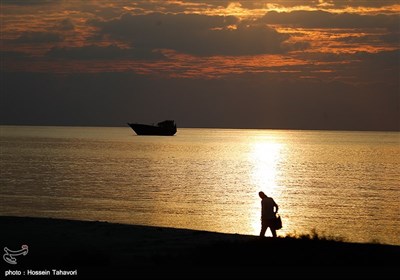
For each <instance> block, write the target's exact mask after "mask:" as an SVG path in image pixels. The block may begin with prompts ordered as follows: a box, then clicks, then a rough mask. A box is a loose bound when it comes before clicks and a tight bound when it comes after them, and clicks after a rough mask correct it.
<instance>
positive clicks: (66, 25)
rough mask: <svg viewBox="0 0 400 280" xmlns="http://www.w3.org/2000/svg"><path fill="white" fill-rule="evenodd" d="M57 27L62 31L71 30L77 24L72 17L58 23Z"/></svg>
mask: <svg viewBox="0 0 400 280" xmlns="http://www.w3.org/2000/svg"><path fill="white" fill-rule="evenodd" d="M55 29H57V30H60V31H71V30H74V29H75V25H74V23H73V21H72V20H71V19H69V18H66V19H63V20H62V21H60V22H59V23H58V24H56V26H55Z"/></svg>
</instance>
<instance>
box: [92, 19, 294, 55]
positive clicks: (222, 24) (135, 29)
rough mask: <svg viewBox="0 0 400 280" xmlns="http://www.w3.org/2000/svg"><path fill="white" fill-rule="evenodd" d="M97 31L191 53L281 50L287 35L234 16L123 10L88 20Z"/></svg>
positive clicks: (137, 43)
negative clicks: (105, 18)
mask: <svg viewBox="0 0 400 280" xmlns="http://www.w3.org/2000/svg"><path fill="white" fill-rule="evenodd" d="M91 24H93V25H94V26H96V27H98V28H99V34H100V35H103V36H109V37H111V38H113V39H116V40H120V41H123V42H127V43H129V44H130V45H131V46H133V47H138V48H141V49H149V50H152V49H172V50H175V51H178V52H183V53H188V54H193V55H200V56H203V55H252V54H266V53H284V52H286V51H287V50H288V47H287V45H285V44H283V43H284V42H285V41H286V40H287V39H288V38H289V36H288V35H286V34H281V33H278V32H277V31H276V30H274V29H272V28H270V27H268V26H266V25H260V24H258V25H255V24H249V23H240V22H239V20H238V19H237V18H236V17H232V16H228V17H223V16H205V15H194V14H177V15H172V14H159V13H156V14H149V15H130V14H125V15H123V16H122V17H121V18H119V19H115V20H110V21H91Z"/></svg>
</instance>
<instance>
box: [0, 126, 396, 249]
mask: <svg viewBox="0 0 400 280" xmlns="http://www.w3.org/2000/svg"><path fill="white" fill-rule="evenodd" d="M0 129H1V130H0V132H1V138H0V140H1V141H0V143H1V161H0V171H1V177H0V198H1V203H0V214H1V215H17V216H25V215H29V216H38V217H57V218H72V219H83V220H101V221H109V222H121V223H132V224H143V225H157V226H168V227H179V228H190V229H199V230H210V231H218V232H226V233H240V234H252V235H257V234H258V233H259V230H260V220H259V218H260V199H259V197H258V191H260V190H263V191H264V192H265V193H267V194H268V195H270V196H272V197H274V198H275V201H276V202H277V203H278V204H279V206H280V213H281V216H282V219H283V223H284V227H283V228H282V230H280V231H279V232H278V234H279V235H281V236H284V235H286V234H288V233H298V234H301V233H310V232H311V231H312V230H316V231H317V233H319V234H321V235H326V236H336V237H342V238H344V239H345V240H347V241H353V242H371V241H372V242H381V243H387V244H396V245H400V133H398V132H388V133H386V132H334V131H325V132H322V131H291V130H240V129H236V130H230V129H189V128H186V129H185V128H181V129H178V133H177V134H176V135H175V136H173V137H162V136H160V137H159V136H137V135H136V134H135V133H134V132H133V131H132V130H131V129H130V128H129V127H122V128H104V127H101V128H95V127H85V128H83V127H24V126H0ZM268 235H270V232H269V231H267V236H268Z"/></svg>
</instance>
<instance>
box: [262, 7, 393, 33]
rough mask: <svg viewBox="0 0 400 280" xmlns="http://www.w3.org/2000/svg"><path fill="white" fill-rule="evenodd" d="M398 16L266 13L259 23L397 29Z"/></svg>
mask: <svg viewBox="0 0 400 280" xmlns="http://www.w3.org/2000/svg"><path fill="white" fill-rule="evenodd" d="M399 20H400V16H399V15H383V14H380V15H360V14H350V13H341V14H335V13H329V12H324V11H294V12H290V13H286V12H284V13H278V12H274V11H273V12H268V13H267V14H266V15H265V16H264V17H263V18H261V19H260V21H261V22H265V23H268V24H284V25H290V26H294V27H306V28H386V29H388V30H398V29H399Z"/></svg>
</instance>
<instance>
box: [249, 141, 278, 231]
mask: <svg viewBox="0 0 400 280" xmlns="http://www.w3.org/2000/svg"><path fill="white" fill-rule="evenodd" d="M283 146H284V145H283V144H282V143H279V142H276V141H274V140H271V139H266V140H265V139H261V140H260V139H257V140H256V141H254V142H252V143H251V150H250V154H249V161H250V163H251V165H252V171H251V181H252V184H253V186H254V187H255V189H256V193H258V192H259V191H263V192H265V193H266V194H267V195H268V196H271V197H273V198H274V199H275V200H277V197H279V194H280V191H281V190H280V189H279V187H278V186H279V184H278V176H279V163H280V162H281V161H282V150H283ZM253 209H254V211H255V212H257V214H256V215H252V221H251V227H252V231H253V232H254V233H258V232H259V231H260V214H259V213H260V211H261V206H260V200H257V199H255V200H254V205H253ZM266 235H267V236H268V235H271V233H270V231H269V230H268V231H267V233H266Z"/></svg>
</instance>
